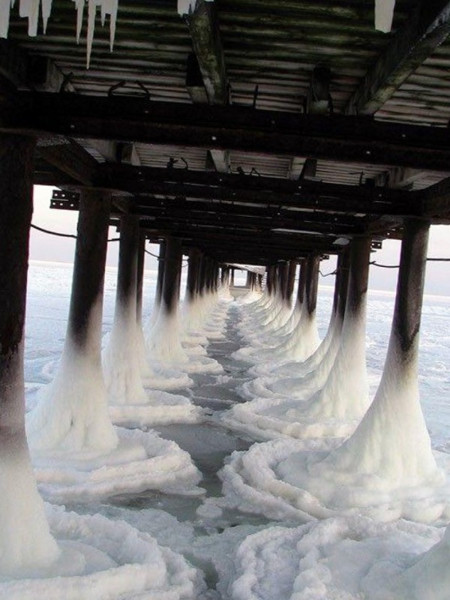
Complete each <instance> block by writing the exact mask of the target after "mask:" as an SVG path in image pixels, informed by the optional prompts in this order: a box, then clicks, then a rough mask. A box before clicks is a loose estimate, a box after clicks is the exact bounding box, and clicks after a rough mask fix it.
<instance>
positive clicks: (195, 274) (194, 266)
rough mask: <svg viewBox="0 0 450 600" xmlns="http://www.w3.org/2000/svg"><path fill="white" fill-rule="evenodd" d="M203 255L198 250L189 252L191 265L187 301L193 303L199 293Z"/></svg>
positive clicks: (187, 283)
mask: <svg viewBox="0 0 450 600" xmlns="http://www.w3.org/2000/svg"><path fill="white" fill-rule="evenodd" d="M200 263H201V253H200V250H199V249H198V248H191V249H190V250H189V264H188V274H187V281H186V300H187V302H188V303H189V302H193V301H194V300H195V297H196V295H197V293H198V279H199V276H200Z"/></svg>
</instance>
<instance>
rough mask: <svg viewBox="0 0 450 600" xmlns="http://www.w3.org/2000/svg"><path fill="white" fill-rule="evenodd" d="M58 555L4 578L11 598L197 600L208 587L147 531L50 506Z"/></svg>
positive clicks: (3, 588)
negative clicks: (42, 565) (18, 576)
mask: <svg viewBox="0 0 450 600" xmlns="http://www.w3.org/2000/svg"><path fill="white" fill-rule="evenodd" d="M47 516H48V520H49V523H50V528H51V531H52V534H53V535H54V536H55V537H56V538H57V539H58V541H59V548H60V556H59V558H58V559H57V560H56V561H55V562H54V563H53V564H52V565H49V566H48V567H47V568H40V569H35V570H34V571H31V572H29V573H25V574H24V575H23V576H22V578H21V579H13V578H2V579H1V581H0V595H1V596H2V597H3V598H8V599H11V600H34V599H35V598H41V597H42V598H44V597H45V598H46V599H48V600H60V599H61V598H64V599H65V600H80V598H83V600H98V599H99V598H108V599H110V600H114V599H117V600H119V599H123V598H137V597H139V598H145V599H146V600H162V599H163V598H167V599H168V598H170V599H171V600H194V599H195V600H197V599H198V598H201V597H202V595H203V592H204V590H205V584H204V582H203V579H202V577H201V575H200V573H199V571H198V570H197V569H195V568H193V567H192V566H191V565H190V564H189V563H187V562H186V560H185V559H184V558H183V557H182V556H181V555H179V554H177V553H176V552H173V551H172V550H170V549H169V548H166V547H163V546H160V545H159V544H158V543H157V542H156V540H155V539H154V538H153V537H152V536H150V535H149V534H147V533H141V532H140V531H138V530H137V529H135V528H133V527H131V526H130V525H128V524H127V523H125V522H123V521H110V520H108V519H106V518H105V517H102V516H100V515H95V516H80V515H77V514H76V513H73V512H72V513H68V512H65V511H64V510H63V509H62V508H57V507H53V506H50V505H48V506H47Z"/></svg>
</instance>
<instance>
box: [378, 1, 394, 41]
mask: <svg viewBox="0 0 450 600" xmlns="http://www.w3.org/2000/svg"><path fill="white" fill-rule="evenodd" d="M394 8H395V0H375V29H378V31H382V32H383V33H389V32H390V31H391V28H392V19H393V18H394Z"/></svg>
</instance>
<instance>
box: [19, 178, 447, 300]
mask: <svg viewBox="0 0 450 600" xmlns="http://www.w3.org/2000/svg"><path fill="white" fill-rule="evenodd" d="M52 189H53V188H51V187H42V186H36V187H35V190H34V213H33V224H35V225H37V226H39V227H43V228H45V229H49V230H52V231H58V232H61V233H70V234H74V235H75V234H76V228H77V219H78V212H77V211H66V210H55V209H50V208H49V206H50V199H51V196H52ZM109 237H110V238H116V237H117V232H116V231H115V229H114V228H110V236H109ZM400 244H401V242H400V241H398V240H386V241H384V242H383V248H382V249H381V250H377V251H376V252H374V253H373V254H372V260H375V261H376V262H379V263H381V264H387V265H398V263H399V257H400ZM148 249H150V250H151V251H152V252H156V254H157V253H158V247H157V246H153V247H150V246H148ZM118 250H119V244H118V242H110V243H109V244H108V256H107V264H108V265H109V266H116V265H117V256H118ZM74 252H75V240H74V239H67V238H60V237H55V236H52V235H48V234H45V233H41V232H39V231H36V230H34V229H32V231H31V240H30V259H31V260H39V261H50V262H66V263H72V262H73V257H74ZM428 256H429V257H439V258H442V257H443V258H450V226H444V225H439V226H432V227H431V231H430V242H429V247H428ZM334 266H335V260H334V259H330V260H329V261H322V264H321V272H322V273H329V272H331V271H333V269H334ZM145 267H146V268H147V269H155V268H157V261H156V259H154V258H153V257H152V256H149V255H148V254H147V255H146V264H145ZM397 273H398V269H384V268H379V267H375V266H371V268H370V279H369V287H370V288H371V289H378V290H388V291H395V286H396V281H397ZM319 283H320V284H324V285H328V284H329V283H330V284H331V283H332V280H331V278H321V279H320V281H319ZM425 293H427V294H433V295H439V296H450V262H429V263H428V264H427V274H426V281H425Z"/></svg>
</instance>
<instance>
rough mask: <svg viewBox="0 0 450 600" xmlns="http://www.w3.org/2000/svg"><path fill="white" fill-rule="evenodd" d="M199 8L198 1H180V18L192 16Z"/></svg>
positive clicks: (211, 0)
mask: <svg viewBox="0 0 450 600" xmlns="http://www.w3.org/2000/svg"><path fill="white" fill-rule="evenodd" d="M205 1H206V2H214V0H205ZM196 6H197V0H178V6H177V10H178V14H179V15H180V17H183V16H184V15H190V14H191V13H193V12H194V10H195V7H196Z"/></svg>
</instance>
